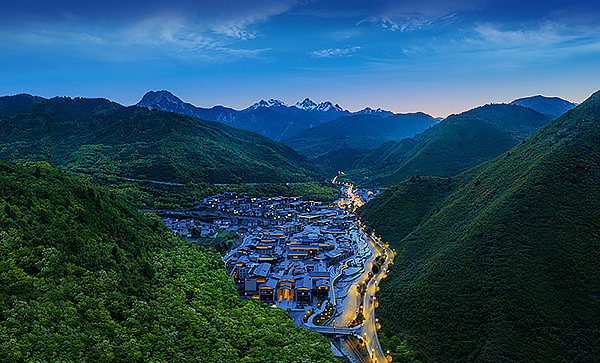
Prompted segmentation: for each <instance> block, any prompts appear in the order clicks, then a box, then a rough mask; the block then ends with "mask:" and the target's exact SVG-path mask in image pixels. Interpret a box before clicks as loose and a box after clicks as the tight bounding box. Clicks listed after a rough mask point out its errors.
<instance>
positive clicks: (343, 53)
mask: <svg viewBox="0 0 600 363" xmlns="http://www.w3.org/2000/svg"><path fill="white" fill-rule="evenodd" d="M359 49H360V47H359V46H355V47H349V48H345V49H339V48H336V49H322V50H316V51H314V52H310V53H309V54H310V55H311V56H312V57H314V58H333V57H351V56H352V54H353V53H354V52H356V51H357V50H359Z"/></svg>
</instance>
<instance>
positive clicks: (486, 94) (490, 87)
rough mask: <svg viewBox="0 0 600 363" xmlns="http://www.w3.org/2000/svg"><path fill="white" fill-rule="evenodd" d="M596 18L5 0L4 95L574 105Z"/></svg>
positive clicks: (448, 4) (455, 4) (583, 82)
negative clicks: (529, 99)
mask: <svg viewBox="0 0 600 363" xmlns="http://www.w3.org/2000/svg"><path fill="white" fill-rule="evenodd" d="M599 20H600V11H599V9H598V5H597V3H596V2H594V1H570V2H566V1H526V2H523V1H495V0H469V1H439V0H424V1H391V0H383V1H372V2H365V1H294V0H286V1H273V0H259V1H246V0H244V1H238V0H225V1H219V2H208V1H184V0H174V1H168V2H165V1H156V0H150V1H126V2H123V1H115V0H109V1H104V2H98V1H94V2H81V1H69V0H59V1H52V2H47V1H19V2H10V3H8V2H6V3H5V4H3V9H2V12H1V14H0V44H1V46H2V49H3V51H2V54H0V69H1V71H0V78H1V79H2V82H1V84H0V93H1V94H16V93H22V92H27V93H31V94H34V95H39V96H43V97H53V96H56V95H64V96H71V97H77V96H81V97H104V98H108V99H111V100H114V101H116V102H119V103H121V104H125V105H129V104H134V103H136V102H138V101H139V100H140V98H141V97H142V95H143V94H144V93H145V92H146V91H148V90H160V89H167V90H169V91H171V92H173V93H174V94H176V95H178V96H179V97H180V98H182V99H183V100H185V101H187V102H191V103H193V104H195V105H197V106H202V107H211V106H213V105H217V104H222V105H225V106H228V107H233V108H236V109H242V108H245V107H247V106H248V105H250V104H252V103H254V102H256V101H258V100H260V99H261V98H263V99H269V98H276V99H280V100H282V101H284V102H286V103H288V104H294V103H295V102H297V101H301V100H302V99H304V98H305V97H310V98H311V99H313V100H314V101H316V102H321V101H325V100H330V101H332V102H334V103H339V104H340V105H341V106H342V107H343V108H345V109H348V110H351V111H354V110H358V109H361V108H364V107H366V106H370V107H381V108H384V109H388V110H391V111H393V112H414V111H424V112H427V113H429V114H431V115H434V116H446V115H448V114H450V113H458V112H462V111H464V110H466V109H469V108H472V107H475V106H477V105H481V104H486V103H492V102H494V103H500V102H510V101H512V100H513V99H515V98H518V97H525V96H531V95H535V94H543V95H546V96H559V97H562V98H564V99H567V100H569V101H572V102H577V103H580V102H582V101H583V100H584V99H585V98H587V97H588V96H589V95H590V94H591V93H592V92H594V91H595V90H596V89H597V85H598V80H599V79H600V68H599V67H598V64H600V25H599V24H600V21H599Z"/></svg>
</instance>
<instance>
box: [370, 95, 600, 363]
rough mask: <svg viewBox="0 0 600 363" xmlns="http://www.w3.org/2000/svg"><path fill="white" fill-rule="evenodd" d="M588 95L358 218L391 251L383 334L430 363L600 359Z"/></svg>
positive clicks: (599, 226) (599, 206)
mask: <svg viewBox="0 0 600 363" xmlns="http://www.w3.org/2000/svg"><path fill="white" fill-rule="evenodd" d="M599 125H600V93H596V94H594V95H593V96H592V97H590V98H589V99H588V100H587V101H586V102H584V103H583V104H582V105H580V106H578V107H577V108H575V109H573V110H571V111H569V112H567V113H566V114H565V115H563V116H562V117H560V118H558V119H557V120H555V121H553V122H552V123H551V124H549V125H547V126H545V127H544V128H542V129H541V130H540V131H538V132H537V133H535V134H534V135H533V136H531V137H529V138H528V139H526V140H524V141H523V142H521V143H520V144H519V145H517V146H516V147H514V148H513V149H511V150H510V151H508V152H506V153H504V154H502V155H501V156H499V157H497V158H496V159H494V160H492V161H490V162H487V163H484V164H482V165H480V166H478V167H475V168H473V169H471V170H469V171H467V172H465V173H463V174H461V175H459V176H457V177H455V178H451V179H440V178H423V177H413V178H411V179H409V180H408V181H406V182H404V183H401V184H399V185H398V186H396V187H393V188H390V189H389V190H387V191H385V192H384V193H382V194H381V195H380V196H379V197H377V198H375V199H374V200H373V201H372V202H371V203H369V204H367V205H366V206H365V207H364V208H363V209H362V210H360V212H359V213H360V215H361V218H362V219H363V221H364V222H365V223H366V224H367V225H368V226H370V228H374V229H375V231H376V233H377V234H381V235H382V236H383V239H384V240H385V241H387V242H389V243H390V245H391V246H393V247H394V248H395V249H396V251H397V254H398V255H397V257H396V259H395V266H394V268H393V269H392V271H391V273H390V275H389V278H388V279H387V280H385V283H383V284H382V285H381V297H380V299H379V301H380V303H381V308H380V310H379V311H378V316H379V317H380V319H381V320H382V326H384V331H385V334H386V335H387V336H388V337H389V336H392V335H394V336H396V337H398V338H400V339H391V340H390V341H393V342H396V343H394V344H393V346H392V347H391V348H392V350H396V349H397V350H401V348H402V344H398V342H399V341H401V340H403V341H404V342H405V343H407V344H408V346H410V347H411V348H412V349H413V351H414V352H416V354H417V356H418V357H420V358H421V359H422V360H430V361H434V362H442V361H444V362H447V361H461V362H473V361H474V362H507V361H508V362H512V361H514V362H516V361H523V362H525V361H527V362H533V361H539V362H563V361H567V362H577V361H579V362H594V361H598V360H600V346H599V345H598V341H600V328H599V327H600V315H598V311H600V298H599V296H600V267H599V265H598V263H597V261H598V260H599V258H600V237H599V235H598V231H600V126H599Z"/></svg>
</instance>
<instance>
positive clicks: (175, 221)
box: [163, 217, 194, 237]
mask: <svg viewBox="0 0 600 363" xmlns="http://www.w3.org/2000/svg"><path fill="white" fill-rule="evenodd" d="M163 223H164V224H165V225H166V226H167V227H169V229H170V230H171V231H173V233H174V234H175V235H176V236H180V237H191V236H192V227H193V226H194V219H193V218H182V219H179V218H176V217H163Z"/></svg>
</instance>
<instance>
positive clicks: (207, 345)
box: [0, 161, 335, 363]
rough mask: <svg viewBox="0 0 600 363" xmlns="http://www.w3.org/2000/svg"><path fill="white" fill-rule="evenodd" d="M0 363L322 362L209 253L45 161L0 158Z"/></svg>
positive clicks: (281, 316) (319, 344)
mask: <svg viewBox="0 0 600 363" xmlns="http://www.w3.org/2000/svg"><path fill="white" fill-rule="evenodd" d="M0 190H1V192H0V280H1V283H0V337H1V339H0V361H2V362H33V361H36V362H38V361H45V362H175V361H177V362H219V363H220V362H232V363H233V362H299V361H306V362H333V361H335V359H334V358H333V356H332V354H331V351H330V349H329V343H328V342H327V340H326V339H325V338H323V337H322V336H321V335H320V334H318V333H316V332H312V331H308V330H305V329H301V328H298V327H295V326H294V324H293V322H292V321H291V320H290V319H289V317H287V314H286V313H285V312H283V311H281V310H277V309H272V308H270V307H268V306H267V305H265V304H263V303H260V302H256V301H241V300H240V299H239V298H238V295H237V293H236V291H235V287H234V284H233V281H232V280H231V278H230V277H229V276H228V275H227V271H226V270H225V269H224V268H223V266H222V262H221V260H220V256H218V255H217V253H216V252H215V251H214V250H213V249H209V248H201V247H196V246H192V245H191V244H189V243H187V242H184V241H182V240H180V239H177V238H175V237H173V235H172V234H171V233H170V232H169V231H168V230H167V229H166V227H165V226H164V225H163V224H162V221H161V220H160V219H158V218H156V217H154V216H152V215H146V214H142V213H140V212H138V211H136V210H134V209H132V208H130V207H129V206H127V205H126V204H125V203H124V202H123V201H122V200H121V199H120V198H118V197H116V196H115V195H113V194H112V193H110V192H107V191H106V190H105V189H100V188H98V187H96V186H94V185H92V184H90V183H88V182H86V181H84V180H82V179H80V178H77V177H73V176H71V175H67V174H66V173H64V172H62V171H58V170H56V169H53V168H51V167H50V166H49V165H47V164H46V163H27V164H25V165H15V164H12V163H7V162H3V161H0Z"/></svg>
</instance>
